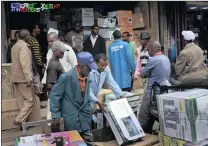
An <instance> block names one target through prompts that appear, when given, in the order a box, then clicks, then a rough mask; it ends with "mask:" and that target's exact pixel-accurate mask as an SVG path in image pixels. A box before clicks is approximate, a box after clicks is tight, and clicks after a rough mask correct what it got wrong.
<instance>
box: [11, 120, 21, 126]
mask: <svg viewBox="0 0 208 146" xmlns="http://www.w3.org/2000/svg"><path fill="white" fill-rule="evenodd" d="M13 124H14V125H16V126H18V127H22V123H19V122H17V121H14V122H13Z"/></svg>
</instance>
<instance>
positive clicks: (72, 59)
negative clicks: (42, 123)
mask: <svg viewBox="0 0 208 146" xmlns="http://www.w3.org/2000/svg"><path fill="white" fill-rule="evenodd" d="M58 33H59V31H58V30H56V29H53V28H50V29H49V30H48V36H47V40H48V46H49V50H48V53H47V67H46V71H45V73H44V77H43V79H42V84H46V78H47V68H48V63H49V61H50V59H51V58H52V56H53V51H52V44H53V43H54V42H55V41H57V40H59V38H58ZM61 44H62V45H64V47H65V48H66V49H67V51H66V52H64V56H63V58H60V59H59V60H60V63H61V65H62V67H63V69H64V72H67V71H69V70H71V69H72V68H74V67H75V66H76V65H77V58H76V55H75V53H74V51H73V49H72V48H71V47H70V46H69V45H67V44H65V43H63V42H61ZM49 108H50V105H49V100H48V110H47V119H51V113H50V111H49Z"/></svg>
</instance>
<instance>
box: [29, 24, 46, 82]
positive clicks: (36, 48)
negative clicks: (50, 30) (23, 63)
mask: <svg viewBox="0 0 208 146" xmlns="http://www.w3.org/2000/svg"><path fill="white" fill-rule="evenodd" d="M30 33H31V36H30V37H29V38H28V39H27V43H28V44H29V45H30V49H31V52H32V55H33V56H34V60H35V64H36V67H37V70H38V74H39V76H40V79H42V78H43V71H42V69H43V68H44V66H43V62H42V56H41V49H40V45H39V42H38V40H37V38H36V37H37V36H38V35H40V28H39V26H38V25H34V26H33V27H32V29H31V31H30Z"/></svg>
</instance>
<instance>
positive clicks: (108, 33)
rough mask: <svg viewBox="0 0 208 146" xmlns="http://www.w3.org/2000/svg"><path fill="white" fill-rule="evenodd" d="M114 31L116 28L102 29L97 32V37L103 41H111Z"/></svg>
mask: <svg viewBox="0 0 208 146" xmlns="http://www.w3.org/2000/svg"><path fill="white" fill-rule="evenodd" d="M115 29H117V28H109V29H108V28H102V29H100V31H99V35H100V36H102V37H103V38H105V39H110V40H113V32H114V31H115Z"/></svg>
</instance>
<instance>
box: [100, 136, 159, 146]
mask: <svg viewBox="0 0 208 146" xmlns="http://www.w3.org/2000/svg"><path fill="white" fill-rule="evenodd" d="M96 145H97V146H119V145H118V143H117V142H116V140H113V141H108V142H96ZM128 146H159V137H158V136H157V135H150V134H146V136H145V137H144V138H143V140H142V141H139V142H136V143H134V144H129V145H128Z"/></svg>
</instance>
